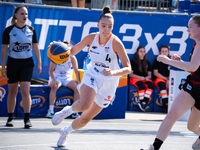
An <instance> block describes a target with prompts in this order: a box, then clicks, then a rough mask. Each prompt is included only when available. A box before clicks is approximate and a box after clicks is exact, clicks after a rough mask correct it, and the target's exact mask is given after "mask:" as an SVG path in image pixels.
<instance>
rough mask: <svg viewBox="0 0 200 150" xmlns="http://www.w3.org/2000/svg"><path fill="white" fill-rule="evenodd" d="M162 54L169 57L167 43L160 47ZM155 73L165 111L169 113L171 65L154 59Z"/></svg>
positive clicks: (156, 84)
mask: <svg viewBox="0 0 200 150" xmlns="http://www.w3.org/2000/svg"><path fill="white" fill-rule="evenodd" d="M159 51H160V55H166V56H168V57H169V47H168V46H167V45H162V46H161V47H160V50H159ZM153 73H154V76H155V77H156V79H155V80H154V85H155V86H157V87H158V89H159V91H160V95H161V98H162V104H163V112H165V113H167V108H168V93H167V89H168V86H169V66H168V65H167V64H164V63H162V62H159V61H157V59H156V60H155V61H154V64H153Z"/></svg>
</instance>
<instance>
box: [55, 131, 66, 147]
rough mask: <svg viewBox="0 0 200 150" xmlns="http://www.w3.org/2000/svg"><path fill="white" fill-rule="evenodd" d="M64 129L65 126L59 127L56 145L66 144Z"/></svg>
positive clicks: (63, 145)
mask: <svg viewBox="0 0 200 150" xmlns="http://www.w3.org/2000/svg"><path fill="white" fill-rule="evenodd" d="M64 129H65V128H62V129H60V138H59V139H58V142H57V146H58V147H65V146H67V137H68V133H65V131H64Z"/></svg>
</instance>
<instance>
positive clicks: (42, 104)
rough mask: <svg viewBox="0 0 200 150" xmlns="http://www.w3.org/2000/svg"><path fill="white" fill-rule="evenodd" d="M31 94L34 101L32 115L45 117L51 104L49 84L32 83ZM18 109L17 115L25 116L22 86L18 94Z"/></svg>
mask: <svg viewBox="0 0 200 150" xmlns="http://www.w3.org/2000/svg"><path fill="white" fill-rule="evenodd" d="M30 94H31V102H32V103H31V112H30V116H32V117H44V116H45V115H46V113H47V109H48V104H49V86H47V85H43V86H40V85H31V87H30ZM16 111H17V116H24V109H23V105H22V96H21V93H20V86H19V90H18V96H17V104H16Z"/></svg>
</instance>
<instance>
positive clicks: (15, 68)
mask: <svg viewBox="0 0 200 150" xmlns="http://www.w3.org/2000/svg"><path fill="white" fill-rule="evenodd" d="M33 67H34V62H33V59H32V57H30V58H26V59H14V58H11V57H8V60H7V79H8V83H15V82H22V81H27V82H31V78H32V75H33Z"/></svg>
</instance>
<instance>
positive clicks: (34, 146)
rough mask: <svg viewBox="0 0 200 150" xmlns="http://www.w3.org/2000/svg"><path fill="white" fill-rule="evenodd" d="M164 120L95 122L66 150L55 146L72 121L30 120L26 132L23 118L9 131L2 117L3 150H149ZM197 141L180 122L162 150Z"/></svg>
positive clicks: (132, 117) (148, 116)
mask: <svg viewBox="0 0 200 150" xmlns="http://www.w3.org/2000/svg"><path fill="white" fill-rule="evenodd" d="M164 117H165V114H163V113H156V112H146V113H143V112H127V113H126V119H95V120H92V121H91V122H90V123H89V124H87V126H85V127H84V128H82V129H80V130H77V131H75V132H73V133H71V134H70V136H69V138H68V145H67V147H65V148H58V147H57V146H56V143H57V140H58V138H59V130H60V128H61V127H64V126H67V125H69V124H70V123H71V122H72V120H73V119H65V120H64V121H63V122H62V123H61V124H60V125H58V126H54V125H52V123H51V120H50V119H47V118H31V122H32V125H33V127H32V128H31V129H23V126H24V123H23V119H22V118H15V119H14V127H13V128H8V127H5V123H6V120H7V117H0V150H61V149H67V150H140V149H142V148H143V149H144V150H146V149H147V147H148V145H149V144H150V143H152V142H153V140H154V138H155V136H156V133H157V130H158V127H159V125H160V123H161V121H162V120H163V119H164ZM196 139H197V135H195V134H193V133H192V132H190V131H188V130H187V122H185V121H178V122H176V124H175V125H174V127H173V128H172V131H171V133H170V135H169V137H168V138H167V140H166V141H165V143H164V144H163V146H162V148H161V150H192V148H191V145H192V144H193V142H194V141H195V140H196Z"/></svg>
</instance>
